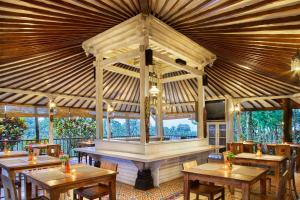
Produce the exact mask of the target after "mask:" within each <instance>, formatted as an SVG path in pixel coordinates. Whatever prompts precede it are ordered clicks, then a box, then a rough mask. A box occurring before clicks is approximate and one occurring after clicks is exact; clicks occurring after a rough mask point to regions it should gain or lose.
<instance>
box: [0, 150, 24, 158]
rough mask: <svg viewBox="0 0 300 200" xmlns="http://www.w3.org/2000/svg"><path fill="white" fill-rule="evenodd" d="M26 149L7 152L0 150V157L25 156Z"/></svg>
mask: <svg viewBox="0 0 300 200" xmlns="http://www.w3.org/2000/svg"><path fill="white" fill-rule="evenodd" d="M27 155H28V152H27V151H8V152H3V151H1V152H0V159H2V158H14V157H23V156H27Z"/></svg>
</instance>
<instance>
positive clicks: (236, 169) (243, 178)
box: [183, 163, 268, 200]
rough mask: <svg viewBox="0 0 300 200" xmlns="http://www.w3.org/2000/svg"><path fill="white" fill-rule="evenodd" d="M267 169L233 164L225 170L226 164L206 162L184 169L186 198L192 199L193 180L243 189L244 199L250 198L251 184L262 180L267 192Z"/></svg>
mask: <svg viewBox="0 0 300 200" xmlns="http://www.w3.org/2000/svg"><path fill="white" fill-rule="evenodd" d="M267 171H268V170H267V169H263V168H258V167H248V166H241V165H233V168H232V170H225V165H224V164H219V163H206V164H203V165H199V166H197V167H194V168H191V169H188V170H183V173H184V200H190V184H191V181H194V180H200V181H205V182H210V183H216V184H220V185H229V186H232V187H235V188H241V189H242V199H243V200H249V199H250V186H251V185H252V184H254V183H256V182H257V181H260V190H261V193H262V194H266V173H267Z"/></svg>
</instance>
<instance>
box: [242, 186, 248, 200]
mask: <svg viewBox="0 0 300 200" xmlns="http://www.w3.org/2000/svg"><path fill="white" fill-rule="evenodd" d="M242 200H250V185H249V184H248V183H243V185H242Z"/></svg>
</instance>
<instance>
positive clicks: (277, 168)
mask: <svg viewBox="0 0 300 200" xmlns="http://www.w3.org/2000/svg"><path fill="white" fill-rule="evenodd" d="M274 173H275V174H274V182H275V189H276V190H275V191H276V192H277V191H278V188H279V180H280V164H279V163H277V164H276V166H275V167H274Z"/></svg>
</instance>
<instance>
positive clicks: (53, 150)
mask: <svg viewBox="0 0 300 200" xmlns="http://www.w3.org/2000/svg"><path fill="white" fill-rule="evenodd" d="M59 153H60V144H53V145H48V146H47V155H48V156H53V157H59Z"/></svg>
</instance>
